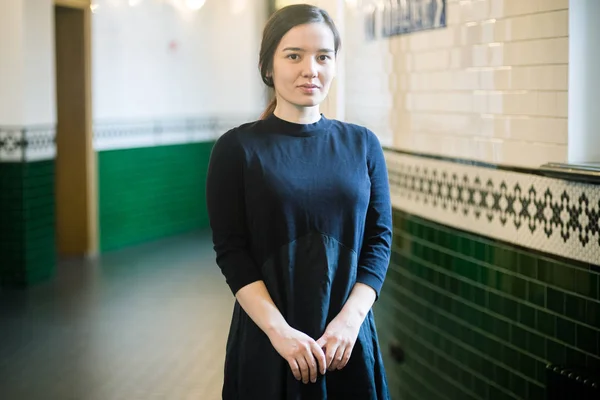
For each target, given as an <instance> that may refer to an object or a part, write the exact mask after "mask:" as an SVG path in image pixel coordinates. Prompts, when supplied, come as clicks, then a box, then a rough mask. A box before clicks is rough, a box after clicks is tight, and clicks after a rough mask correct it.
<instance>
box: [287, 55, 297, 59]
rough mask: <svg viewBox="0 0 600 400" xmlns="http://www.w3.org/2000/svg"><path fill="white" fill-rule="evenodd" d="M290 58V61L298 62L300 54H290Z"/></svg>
mask: <svg viewBox="0 0 600 400" xmlns="http://www.w3.org/2000/svg"><path fill="white" fill-rule="evenodd" d="M288 58H289V59H290V60H297V59H298V54H290V55H289V56H288Z"/></svg>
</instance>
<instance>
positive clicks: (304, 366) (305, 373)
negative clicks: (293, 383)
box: [296, 354, 310, 383]
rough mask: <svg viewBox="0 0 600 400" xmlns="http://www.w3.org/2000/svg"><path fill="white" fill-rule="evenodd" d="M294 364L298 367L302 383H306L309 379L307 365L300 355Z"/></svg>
mask: <svg viewBox="0 0 600 400" xmlns="http://www.w3.org/2000/svg"><path fill="white" fill-rule="evenodd" d="M296 362H297V363H298V366H299V367H300V375H301V376H302V382H303V383H308V379H309V378H310V372H309V370H308V364H307V363H306V360H305V359H304V356H303V355H301V354H300V355H299V356H298V358H296Z"/></svg>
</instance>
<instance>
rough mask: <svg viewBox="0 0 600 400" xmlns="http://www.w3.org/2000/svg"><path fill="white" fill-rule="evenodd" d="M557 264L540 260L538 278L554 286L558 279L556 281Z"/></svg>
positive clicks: (543, 259) (544, 259)
mask: <svg viewBox="0 0 600 400" xmlns="http://www.w3.org/2000/svg"><path fill="white" fill-rule="evenodd" d="M555 267H556V263H555V262H553V261H551V260H548V259H546V258H540V259H538V269H537V272H538V275H537V278H538V279H539V280H540V281H542V282H545V283H547V284H550V285H552V284H554V283H555V281H556V279H555V277H554V276H555V270H556V268H555Z"/></svg>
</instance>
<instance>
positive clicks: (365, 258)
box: [356, 131, 392, 297]
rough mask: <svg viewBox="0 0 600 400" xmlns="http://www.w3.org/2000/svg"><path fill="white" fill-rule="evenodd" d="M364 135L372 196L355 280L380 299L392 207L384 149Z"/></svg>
mask: <svg viewBox="0 0 600 400" xmlns="http://www.w3.org/2000/svg"><path fill="white" fill-rule="evenodd" d="M367 134H368V138H367V143H368V150H367V168H368V171H369V178H370V180H371V194H370V200H369V207H368V210H367V216H366V221H365V234H364V239H363V244H362V248H361V252H360V258H359V263H358V273H357V278H356V280H357V282H360V283H364V284H366V285H369V286H370V287H372V288H373V289H374V290H375V292H376V294H377V297H379V293H380V291H381V287H382V286H383V281H384V279H385V275H386V273H387V269H388V265H389V259H390V253H391V244H392V205H391V200H390V190H389V182H388V173H387V167H386V163H385V158H384V155H383V149H382V148H381V144H380V143H379V140H378V138H377V136H375V134H374V133H372V132H370V131H367Z"/></svg>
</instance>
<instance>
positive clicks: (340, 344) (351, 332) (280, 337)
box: [270, 315, 361, 383]
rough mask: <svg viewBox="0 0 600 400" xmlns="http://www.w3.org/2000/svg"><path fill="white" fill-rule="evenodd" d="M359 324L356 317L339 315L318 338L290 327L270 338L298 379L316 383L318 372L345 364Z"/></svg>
mask: <svg viewBox="0 0 600 400" xmlns="http://www.w3.org/2000/svg"><path fill="white" fill-rule="evenodd" d="M360 325H361V324H360V320H359V319H358V318H355V317H351V316H346V315H338V316H337V317H336V318H334V319H333V320H332V321H331V322H330V323H329V325H328V326H327V328H326V329H325V333H323V335H322V336H321V337H320V338H319V339H317V340H313V339H312V338H311V337H310V336H308V335H306V334H304V333H302V332H300V331H298V330H296V329H294V328H292V327H289V326H288V327H286V328H285V329H284V330H283V331H281V332H279V333H278V334H276V335H273V337H271V338H270V339H271V343H272V344H273V347H274V348H275V350H277V352H278V353H279V354H280V355H281V356H282V357H283V358H284V359H285V360H286V361H287V362H288V364H289V366H290V369H291V370H292V373H293V375H294V377H295V378H296V379H297V380H302V382H303V383H308V382H309V381H310V382H313V383H315V382H316V381H317V374H318V373H320V374H321V375H324V374H325V370H329V371H333V370H336V369H338V370H340V369H342V368H344V367H345V366H346V364H347V363H348V360H350V356H351V354H352V350H353V348H354V344H355V342H356V338H357V336H358V332H359V330H360Z"/></svg>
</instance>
